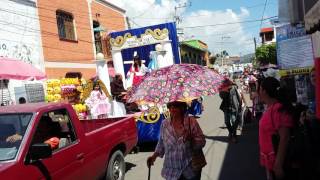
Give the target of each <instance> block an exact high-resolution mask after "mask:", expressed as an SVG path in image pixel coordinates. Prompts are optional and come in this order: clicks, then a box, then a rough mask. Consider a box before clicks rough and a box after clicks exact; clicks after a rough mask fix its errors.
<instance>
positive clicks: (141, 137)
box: [137, 114, 164, 143]
mask: <svg viewBox="0 0 320 180" xmlns="http://www.w3.org/2000/svg"><path fill="white" fill-rule="evenodd" d="M163 120H164V115H163V114H161V116H160V119H159V120H158V121H157V122H156V123H151V124H149V123H145V122H142V121H137V127H138V143H146V142H157V141H158V140H159V137H160V127H161V123H162V121H163Z"/></svg>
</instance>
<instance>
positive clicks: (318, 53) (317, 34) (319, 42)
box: [305, 0, 320, 118]
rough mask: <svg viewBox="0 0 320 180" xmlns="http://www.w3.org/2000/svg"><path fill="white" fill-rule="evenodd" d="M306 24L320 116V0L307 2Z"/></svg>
mask: <svg viewBox="0 0 320 180" xmlns="http://www.w3.org/2000/svg"><path fill="white" fill-rule="evenodd" d="M305 8H306V9H305V12H306V15H305V26H306V31H307V34H310V35H311V36H312V46H313V52H314V61H315V76H316V104H317V117H318V118H320V1H319V0H318V1H316V0H312V1H307V2H305Z"/></svg>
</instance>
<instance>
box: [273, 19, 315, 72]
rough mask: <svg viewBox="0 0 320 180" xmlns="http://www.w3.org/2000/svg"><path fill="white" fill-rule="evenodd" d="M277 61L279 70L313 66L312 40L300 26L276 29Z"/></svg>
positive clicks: (288, 25) (283, 26) (286, 26)
mask: <svg viewBox="0 0 320 180" xmlns="http://www.w3.org/2000/svg"><path fill="white" fill-rule="evenodd" d="M276 39H277V61H278V65H279V67H280V69H292V68H304V67H309V66H314V59H313V49H312V39H311V36H308V35H306V32H305V29H304V27H303V26H302V25H297V26H292V25H290V24H285V25H282V26H279V27H277V28H276Z"/></svg>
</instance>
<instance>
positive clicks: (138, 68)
mask: <svg viewBox="0 0 320 180" xmlns="http://www.w3.org/2000/svg"><path fill="white" fill-rule="evenodd" d="M147 72H148V68H147V67H146V66H145V65H144V64H143V63H142V61H141V59H140V57H139V56H138V55H136V56H134V57H133V64H132V66H131V68H130V70H129V71H128V73H127V77H128V78H129V79H132V82H130V84H128V85H127V88H128V87H130V86H132V85H137V84H139V83H140V82H141V80H142V77H143V76H144V75H145V74H146V73H147Z"/></svg>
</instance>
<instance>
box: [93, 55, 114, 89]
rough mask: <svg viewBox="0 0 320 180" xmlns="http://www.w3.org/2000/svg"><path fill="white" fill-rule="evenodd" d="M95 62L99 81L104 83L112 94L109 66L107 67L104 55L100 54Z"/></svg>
mask: <svg viewBox="0 0 320 180" xmlns="http://www.w3.org/2000/svg"><path fill="white" fill-rule="evenodd" d="M95 62H96V66H97V75H98V77H99V79H100V80H101V81H102V82H103V84H104V85H105V86H106V88H107V90H108V92H109V93H110V92H111V91H110V78H109V72H108V66H107V65H106V60H105V59H104V55H103V54H102V53H98V54H97V56H96V60H95Z"/></svg>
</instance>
